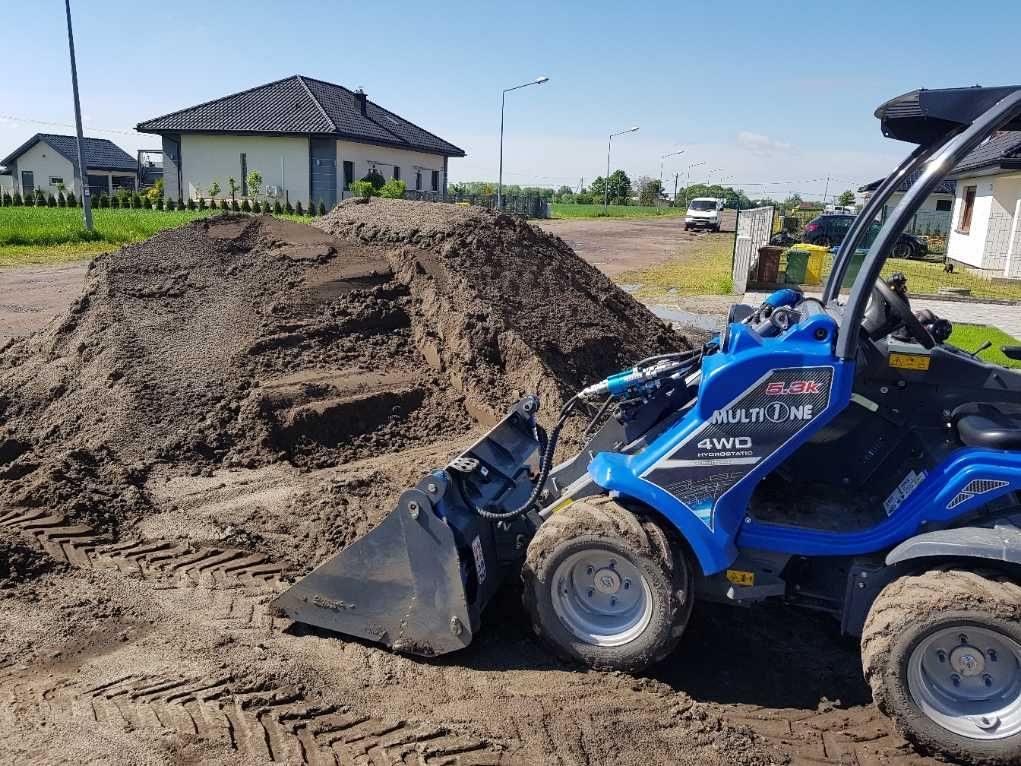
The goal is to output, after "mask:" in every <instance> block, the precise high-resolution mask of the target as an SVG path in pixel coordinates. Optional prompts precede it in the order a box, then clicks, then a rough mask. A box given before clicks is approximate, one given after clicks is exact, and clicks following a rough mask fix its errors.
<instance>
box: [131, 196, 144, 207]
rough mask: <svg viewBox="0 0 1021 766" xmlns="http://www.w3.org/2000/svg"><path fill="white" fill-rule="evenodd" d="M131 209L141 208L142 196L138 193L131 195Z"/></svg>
mask: <svg viewBox="0 0 1021 766" xmlns="http://www.w3.org/2000/svg"><path fill="white" fill-rule="evenodd" d="M131 207H136V208H137V207H142V195H141V194H139V193H138V192H135V193H134V194H132V195H131Z"/></svg>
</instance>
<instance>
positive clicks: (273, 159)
mask: <svg viewBox="0 0 1021 766" xmlns="http://www.w3.org/2000/svg"><path fill="white" fill-rule="evenodd" d="M242 152H244V153H245V155H246V158H245V159H246V164H247V167H248V172H249V173H251V172H252V171H253V170H258V171H259V172H260V173H262V184H263V188H262V195H260V196H262V197H263V198H265V197H266V196H268V195H267V194H266V188H267V187H270V186H276V187H278V188H279V189H280V195H279V197H278V198H279V199H281V200H283V199H285V195H284V191H285V190H286V192H287V198H288V199H290V201H291V203H292V204H293V203H296V202H298V201H301V202H302V204H306V205H307V204H308V192H309V175H308V172H309V167H308V138H305V137H303V136H217V135H207V134H196V133H184V134H182V135H181V179H182V183H183V186H184V190H185V192H186V194H187V197H186V198H197V197H207V198H208V196H209V185H210V184H211V183H212V182H213V181H217V182H219V184H220V190H221V191H220V199H229V198H230V188H229V184H228V183H227V179H228V178H233V179H234V180H235V181H236V182H237V185H238V196H239V197H240V196H241V191H240V189H241V153H242ZM281 166H282V168H281Z"/></svg>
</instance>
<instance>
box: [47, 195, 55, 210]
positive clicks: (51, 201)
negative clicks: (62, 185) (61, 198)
mask: <svg viewBox="0 0 1021 766" xmlns="http://www.w3.org/2000/svg"><path fill="white" fill-rule="evenodd" d="M56 206H57V198H56V197H54V196H53V193H52V192H50V193H49V194H47V195H46V207H56Z"/></svg>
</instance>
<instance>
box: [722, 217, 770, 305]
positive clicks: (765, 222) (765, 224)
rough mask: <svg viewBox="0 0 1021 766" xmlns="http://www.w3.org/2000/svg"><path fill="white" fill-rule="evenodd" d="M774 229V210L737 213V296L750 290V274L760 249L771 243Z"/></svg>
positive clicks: (735, 247)
mask: <svg viewBox="0 0 1021 766" xmlns="http://www.w3.org/2000/svg"><path fill="white" fill-rule="evenodd" d="M772 229H773V208H772V207H756V208H752V209H751V210H739V211H737V237H736V238H735V240H734V274H733V277H734V286H733V288H732V289H731V292H733V293H734V294H736V295H744V293H745V290H747V288H748V272H749V271H751V268H752V264H753V263H755V261H756V259H757V257H758V252H759V248H760V247H762V246H763V245H765V244H766V243H767V242H769V235H770V234H771V233H772Z"/></svg>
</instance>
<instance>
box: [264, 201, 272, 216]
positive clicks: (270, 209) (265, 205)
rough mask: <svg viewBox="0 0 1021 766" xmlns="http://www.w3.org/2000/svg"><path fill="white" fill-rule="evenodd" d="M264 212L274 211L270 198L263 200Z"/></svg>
mask: <svg viewBox="0 0 1021 766" xmlns="http://www.w3.org/2000/svg"><path fill="white" fill-rule="evenodd" d="M262 212H263V213H272V212H273V208H271V207H270V205H269V200H268V199H264V200H263V201H262Z"/></svg>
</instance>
